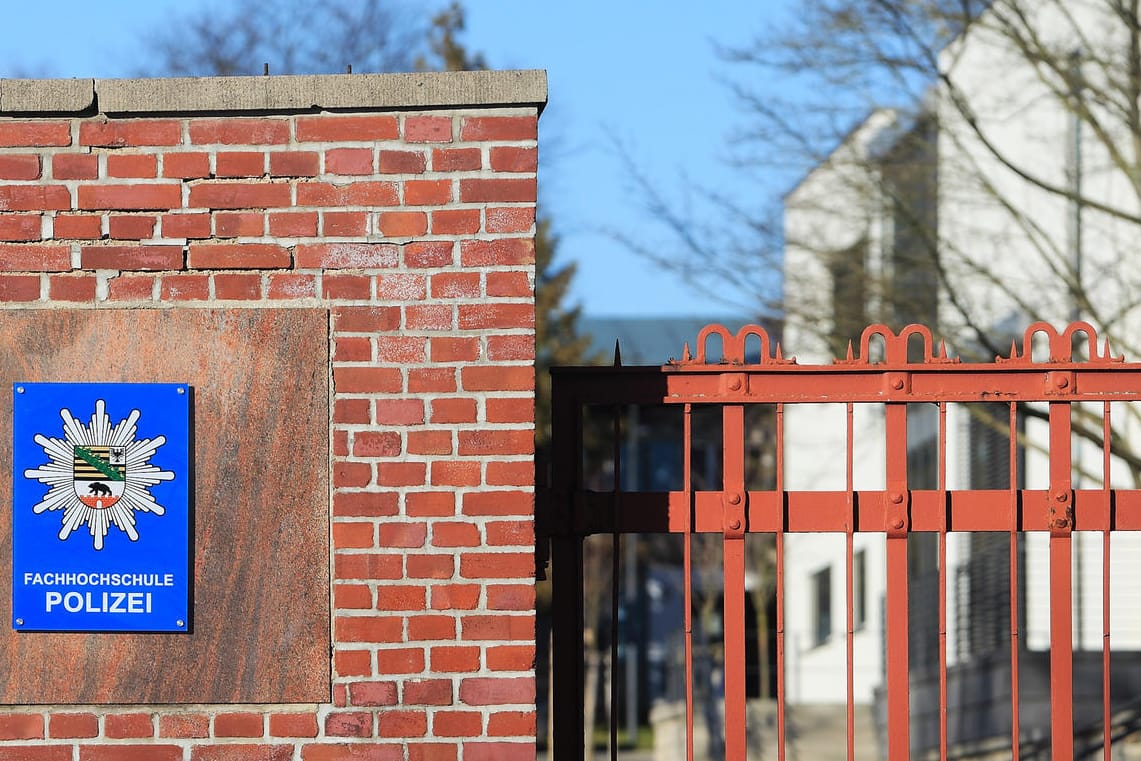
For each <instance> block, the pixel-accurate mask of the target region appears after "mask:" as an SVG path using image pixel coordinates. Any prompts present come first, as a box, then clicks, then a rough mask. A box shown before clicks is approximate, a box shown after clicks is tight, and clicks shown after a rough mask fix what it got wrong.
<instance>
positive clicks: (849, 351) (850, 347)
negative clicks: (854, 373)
mask: <svg viewBox="0 0 1141 761" xmlns="http://www.w3.org/2000/svg"><path fill="white" fill-rule="evenodd" d="M848 361H849V362H851V361H852V339H850V338H849V339H848Z"/></svg>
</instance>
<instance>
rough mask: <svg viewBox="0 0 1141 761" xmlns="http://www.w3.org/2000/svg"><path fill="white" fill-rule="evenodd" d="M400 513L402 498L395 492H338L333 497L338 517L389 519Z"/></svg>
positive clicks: (335, 513)
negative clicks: (388, 517)
mask: <svg viewBox="0 0 1141 761" xmlns="http://www.w3.org/2000/svg"><path fill="white" fill-rule="evenodd" d="M399 512H400V497H399V495H397V494H395V493H394V492H388V491H386V492H344V491H342V492H338V493H336V494H334V495H333V515H335V516H337V517H354V516H370V517H377V518H379V517H387V516H392V515H396V514H397V513H399Z"/></svg>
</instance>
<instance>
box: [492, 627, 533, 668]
mask: <svg viewBox="0 0 1141 761" xmlns="http://www.w3.org/2000/svg"><path fill="white" fill-rule="evenodd" d="M531 637H534V629H532V630H531ZM524 639H525V638H524ZM487 667H488V668H489V669H491V670H492V671H530V670H531V669H533V668H534V667H535V646H534V645H497V646H495V647H489V648H487Z"/></svg>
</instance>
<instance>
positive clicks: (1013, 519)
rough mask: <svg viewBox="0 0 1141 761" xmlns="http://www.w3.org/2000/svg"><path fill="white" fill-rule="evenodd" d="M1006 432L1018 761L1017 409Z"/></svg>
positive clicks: (1014, 751)
mask: <svg viewBox="0 0 1141 761" xmlns="http://www.w3.org/2000/svg"><path fill="white" fill-rule="evenodd" d="M1009 422H1010V427H1009V432H1008V434H1009V435H1008V446H1009V449H1008V451H1007V455H1008V460H1009V463H1010V466H1009V474H1010V475H1009V479H1010V481H1009V484H1008V487H1007V488H1009V489H1010V574H1009V575H1010V733H1011V737H1010V743H1011V747H1010V752H1011V758H1012V759H1013V761H1018V757H1019V754H1020V752H1021V750H1020V748H1019V736H1020V735H1021V728H1020V726H1019V723H1020V722H1019V712H1018V640H1019V630H1018V405H1017V404H1015V403H1014V402H1011V403H1010V414H1009Z"/></svg>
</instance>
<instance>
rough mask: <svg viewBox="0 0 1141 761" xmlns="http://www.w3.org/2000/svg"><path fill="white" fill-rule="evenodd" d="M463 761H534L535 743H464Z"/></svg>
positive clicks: (531, 741)
mask: <svg viewBox="0 0 1141 761" xmlns="http://www.w3.org/2000/svg"><path fill="white" fill-rule="evenodd" d="M464 761H535V741H534V739H532V740H530V741H529V742H521V743H518V742H515V743H508V742H465V743H464Z"/></svg>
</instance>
